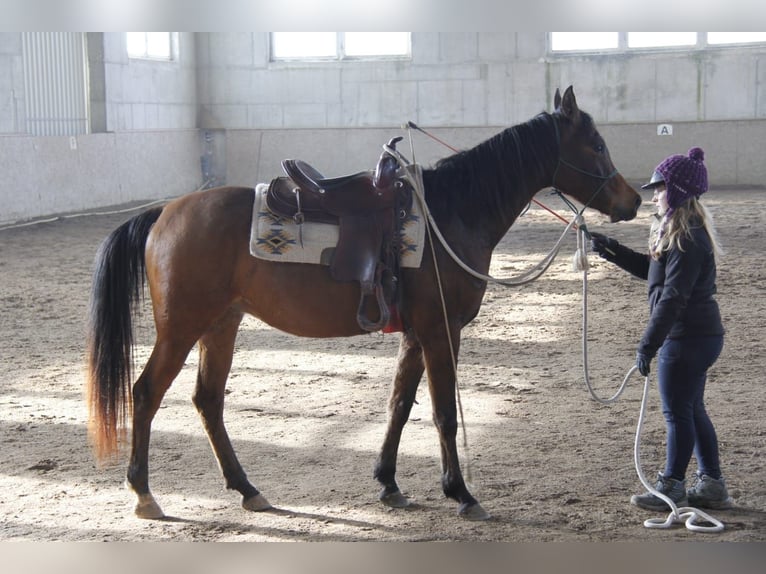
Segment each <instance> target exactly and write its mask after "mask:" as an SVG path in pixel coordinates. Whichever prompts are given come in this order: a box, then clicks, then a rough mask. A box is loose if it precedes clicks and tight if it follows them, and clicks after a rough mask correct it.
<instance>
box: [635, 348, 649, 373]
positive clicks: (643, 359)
mask: <svg viewBox="0 0 766 574" xmlns="http://www.w3.org/2000/svg"><path fill="white" fill-rule="evenodd" d="M651 362H652V359H651V358H649V357H647V356H646V355H644V354H643V353H641V352H638V353H636V367H638V372H639V373H641V376H643V377H648V376H649V363H651Z"/></svg>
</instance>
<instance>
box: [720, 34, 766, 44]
mask: <svg viewBox="0 0 766 574" xmlns="http://www.w3.org/2000/svg"><path fill="white" fill-rule="evenodd" d="M754 42H766V32H708V33H707V43H708V44H715V45H718V44H750V43H754Z"/></svg>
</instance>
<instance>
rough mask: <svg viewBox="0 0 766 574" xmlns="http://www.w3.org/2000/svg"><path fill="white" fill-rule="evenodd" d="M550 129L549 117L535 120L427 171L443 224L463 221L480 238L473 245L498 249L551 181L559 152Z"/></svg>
mask: <svg viewBox="0 0 766 574" xmlns="http://www.w3.org/2000/svg"><path fill="white" fill-rule="evenodd" d="M549 126H550V124H548V123H547V121H546V119H545V118H544V117H538V118H535V119H533V120H530V122H528V123H527V124H521V125H519V126H515V127H513V128H508V129H507V130H505V131H504V132H501V133H500V134H497V135H496V136H495V137H493V138H491V139H489V140H487V141H485V142H483V143H482V144H479V145H478V146H476V147H475V148H473V149H472V150H469V151H467V152H464V153H461V154H457V155H455V156H452V157H451V158H448V159H447V160H445V161H444V162H440V163H439V164H437V166H436V168H435V169H434V170H427V171H426V172H424V181H425V183H426V194H427V197H428V196H431V198H432V199H433V202H434V203H435V204H441V205H440V206H439V208H437V210H436V211H438V212H439V216H440V219H442V220H443V222H444V224H445V225H449V224H450V222H453V221H455V220H460V222H461V224H462V225H461V227H462V228H464V229H470V230H472V232H473V233H475V234H476V235H475V236H474V237H472V238H471V239H472V241H474V242H475V243H476V244H481V245H485V246H489V247H490V249H493V248H494V247H495V246H496V245H497V243H499V242H500V240H501V239H502V238H503V236H504V235H505V234H506V233H507V231H508V229H509V228H510V227H511V225H512V224H513V222H514V221H515V220H516V218H517V217H518V216H519V214H520V213H521V212H522V211H523V209H524V208H525V207H526V206H527V204H529V202H530V201H531V200H532V198H533V197H534V196H535V194H536V193H537V192H538V191H540V190H541V189H543V188H545V187H548V186H550V185H551V183H552V180H553V174H554V171H555V168H556V163H557V157H556V156H557V153H558V149H557V144H556V141H555V139H554V132H553V130H552V129H549ZM429 192H430V193H429ZM442 195H444V196H445V197H442ZM430 204H431V201H429V205H430Z"/></svg>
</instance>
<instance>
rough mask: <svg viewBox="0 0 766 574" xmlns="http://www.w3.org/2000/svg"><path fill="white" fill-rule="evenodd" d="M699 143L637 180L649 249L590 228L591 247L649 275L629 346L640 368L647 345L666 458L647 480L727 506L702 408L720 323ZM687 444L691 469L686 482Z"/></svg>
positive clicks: (654, 502) (685, 499)
mask: <svg viewBox="0 0 766 574" xmlns="http://www.w3.org/2000/svg"><path fill="white" fill-rule="evenodd" d="M703 160H704V152H703V151H702V149H700V148H698V147H695V148H692V149H691V150H689V155H688V156H683V155H672V156H670V157H668V158H666V159H665V160H664V161H663V162H662V163H660V164H659V165H658V166H657V168H656V169H655V171H654V173H653V174H652V177H651V179H650V180H649V182H648V183H647V184H646V185H643V186H642V188H643V189H654V198H653V200H652V201H653V202H654V203H656V204H657V219H656V221H655V223H654V224H653V225H652V230H651V232H650V234H649V253H648V254H644V253H638V252H636V251H633V250H632V249H629V248H628V247H625V246H624V245H621V244H620V243H618V242H617V241H615V240H614V239H612V238H609V237H606V236H604V235H601V234H600V233H592V234H591V235H592V241H591V243H592V248H593V250H594V251H596V252H597V253H598V254H599V255H600V256H601V257H603V258H604V259H606V260H607V261H611V262H613V263H615V264H616V265H618V266H619V267H621V268H623V269H625V270H626V271H629V272H630V273H632V274H633V275H635V276H637V277H640V278H641V279H647V280H648V283H649V310H650V318H649V323H648V324H647V326H646V329H645V330H644V334H643V336H642V337H641V341H640V343H639V345H638V352H637V353H636V366H637V368H638V370H639V372H640V373H641V374H642V375H643V376H647V375H648V374H649V366H650V363H651V361H652V359H653V358H654V357H655V355H657V357H658V360H657V379H658V386H659V390H660V396H661V398H662V412H663V415H664V417H665V422H666V428H667V444H666V462H665V470H664V472H661V473H659V478H658V480H657V484H656V486H655V488H656V490H657V491H659V492H661V493H662V494H664V495H665V496H667V497H669V498H670V499H671V500H672V501H673V502H674V503H675V504H676V505H677V506H687V505H692V506H696V507H700V508H714V509H722V508H730V507H731V506H732V503H733V501H732V499H731V498H730V497H729V494H728V492H727V490H726V484H725V481H724V479H723V477H722V475H721V468H720V462H719V458H718V437H717V436H716V432H715V428H714V426H713V423H712V422H711V421H710V418H709V417H708V415H707V412H706V411H705V404H704V400H703V397H704V392H705V381H706V378H707V371H708V369H709V368H710V367H711V366H712V365H713V363H715V361H716V359H717V358H718V356H719V355H720V353H721V349H722V348H723V334H724V329H723V325H722V323H721V315H720V312H719V310H718V303H717V302H716V300H715V297H714V295H715V292H716V285H715V279H716V257H717V256H719V255H720V253H721V250H720V247H719V244H718V241H717V238H716V233H715V229H714V227H713V221H712V218H711V216H710V214H709V212H708V211H707V209H706V208H705V207H704V206H703V205H702V203H701V202H700V201H699V197H700V196H701V195H702V194H703V193H705V192H706V191H707V187H708V186H707V169H706V168H705V164H704V162H703ZM692 454H694V455H695V458H696V459H697V465H698V470H697V472H696V477H695V478H696V479H695V481H694V484H693V485H692V487H691V488H689V489H688V490H687V489H686V480H685V478H686V470H687V467H688V465H689V461H690V459H691V456H692ZM630 502H631V504H634V505H636V506H639V507H640V508H645V509H649V510H663V509H666V508H667V504H666V503H665V502H664V501H663V500H662V499H661V498H659V497H657V496H655V495H654V494H652V493H650V492H647V493H644V494H639V495H634V496H633V497H632V498H631V499H630Z"/></svg>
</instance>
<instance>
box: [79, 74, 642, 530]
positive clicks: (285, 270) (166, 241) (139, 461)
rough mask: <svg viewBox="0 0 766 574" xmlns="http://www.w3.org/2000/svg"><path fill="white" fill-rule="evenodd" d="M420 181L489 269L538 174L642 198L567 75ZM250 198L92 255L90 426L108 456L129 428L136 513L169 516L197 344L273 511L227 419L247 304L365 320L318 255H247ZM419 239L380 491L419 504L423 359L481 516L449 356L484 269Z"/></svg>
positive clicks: (346, 332) (623, 204)
mask: <svg viewBox="0 0 766 574" xmlns="http://www.w3.org/2000/svg"><path fill="white" fill-rule="evenodd" d="M422 181H423V188H424V198H425V203H426V205H427V206H428V208H429V210H430V212H431V215H432V219H433V222H434V224H435V225H436V226H437V227H438V229H439V230H440V231H441V234H442V235H443V237H444V239H445V240H446V242H447V243H448V245H449V246H451V248H452V250H453V251H454V253H455V254H457V256H458V257H459V258H460V259H461V260H462V261H463V262H464V263H465V264H466V265H468V266H470V267H471V268H472V269H474V270H476V271H477V272H478V273H487V272H488V270H489V266H490V260H491V257H492V251H493V249H494V248H495V246H496V245H497V244H498V243H499V242H500V240H501V239H502V237H503V236H504V235H505V234H506V232H507V231H508V229H509V228H510V226H511V225H512V224H513V222H514V220H515V219H516V218H517V217H518V216H519V215H520V214H521V213H522V211H523V210H524V208H525V207H526V206H527V205H528V204H529V203H530V201H531V200H532V199H533V197H534V195H535V194H536V193H537V192H538V191H540V190H542V189H544V188H547V187H553V188H555V189H557V190H560V191H561V192H562V193H564V194H566V195H567V196H568V197H570V198H572V199H574V200H576V201H578V202H580V203H581V204H583V205H584V206H586V207H590V208H593V209H595V210H597V211H599V212H601V213H603V214H605V215H607V216H609V218H610V220H611V221H612V222H617V221H621V220H626V221H627V220H630V219H632V218H634V217H635V216H636V213H637V210H638V207H639V205H640V203H641V198H640V196H639V194H638V193H637V192H636V191H635V189H633V188H632V187H631V186H630V185H629V184H628V183H627V181H626V180H625V179H624V177H623V176H622V175H621V174H619V172H618V171H617V170H616V169H615V167H614V165H613V163H612V160H611V158H610V155H609V151H608V149H607V146H606V143H605V141H604V138H603V137H602V136H601V134H600V133H599V132H598V130H597V128H596V126H595V124H594V121H593V119H592V117H591V116H590V115H589V114H588V113H586V112H585V111H582V110H581V109H580V108H579V107H578V104H577V101H576V99H575V95H574V90H573V89H572V87H571V86H570V87H569V88H567V89H566V90H565V92H564V94H563V96H562V95H561V94H560V92H559V90H558V89H557V90H556V93H555V97H554V111H553V112H550V113H549V112H546V111H544V112H541V113H540V114H538V115H536V116H535V117H533V118H532V119H530V120H529V121H527V122H524V123H521V124H518V125H515V126H513V127H509V128H506V129H504V130H503V131H502V132H500V133H498V134H495V135H494V136H492V137H490V138H489V139H487V140H486V141H483V142H482V143H480V144H478V145H477V146H475V147H473V148H471V149H467V150H465V151H460V152H458V153H455V154H454V155H450V156H447V157H445V158H443V159H441V160H439V161H438V162H436V163H435V164H434V165H433V166H432V167H429V168H427V169H425V168H424V169H423V171H422ZM253 201H254V188H252V187H237V186H223V187H216V188H212V189H207V190H202V191H197V192H193V193H190V194H187V195H184V196H181V197H178V198H175V199H173V200H171V201H169V202H168V203H167V204H165V205H164V206H158V207H155V208H151V209H149V210H147V211H144V212H142V213H140V214H138V215H136V216H134V217H133V218H132V219H130V220H128V221H126V222H125V223H123V224H122V225H120V226H119V227H118V228H116V229H115V230H114V231H112V233H111V234H110V235H109V236H108V237H107V238H106V239H105V240H104V241H103V243H102V244H101V246H100V247H99V249H98V252H97V254H96V258H95V263H94V271H93V283H92V292H91V294H90V303H89V311H88V319H87V358H86V360H87V380H86V386H87V400H88V405H89V421H88V428H89V440H90V442H91V446H92V448H93V450H94V456H95V457H96V459H97V460H98V461H100V462H103V461H105V460H107V459H110V460H114V459H115V457H116V456H117V455H118V453H119V452H120V447H121V446H122V445H123V444H125V443H126V442H127V438H128V437H127V435H128V429H129V428H130V429H131V437H130V438H131V448H130V460H129V464H128V468H127V479H126V484H127V485H128V486H129V488H130V489H132V491H133V492H134V494H135V495H136V497H137V502H136V506H135V509H134V512H135V514H136V515H137V516H138V517H140V518H149V519H156V518H161V517H163V516H164V512H163V510H162V509H161V507H160V505H159V504H158V503H157V501H156V500H155V498H154V496H153V495H152V493H151V491H150V489H149V479H148V451H149V438H150V429H151V423H152V419H153V417H154V416H155V414H156V412H157V410H158V408H159V407H160V404H161V401H162V399H163V396H164V394H165V392H166V391H167V390H168V388H169V387H170V385H171V384H172V382H173V380H174V379H175V377H176V376H177V375H178V373H179V372H180V370H181V368H182V366H183V364H184V361H185V359H186V357H187V355H188V353H189V352H190V351H191V350H192V349H193V347H194V346H195V345H198V348H199V367H198V372H197V379H196V385H195V388H194V392H193V395H192V402H193V404H194V406H195V407H196V409H197V410H198V412H199V414H200V416H201V419H202V423H203V427H204V429H205V431H206V433H207V436H208V438H209V441H210V444H211V446H212V449H213V452H214V455H215V457H216V458H217V461H218V463H219V466H220V469H221V472H222V474H223V478H224V480H225V485H226V487H227V488H228V489H233V490H236V491H238V492H239V493H240V494H241V496H242V501H241V504H242V506H243V507H244V508H245V509H246V510H250V511H264V510H268V509H271V508H272V507H271V505H270V504H269V502H268V501H267V499H266V498H265V497H264V495H263V494H261V492H260V491H259V490H258V489H257V488H256V487H255V486H254V485H253V484H252V483H251V482H250V481H249V480H248V478H247V475H246V474H245V471H244V470H243V468H242V466H241V465H240V462H239V461H238V459H237V456H236V454H235V452H234V449H233V447H232V444H231V442H230V439H229V435H228V433H227V431H226V428H225V427H224V423H223V412H224V389H225V386H226V381H227V378H228V375H229V372H230V369H231V366H232V361H233V352H234V344H235V338H236V336H237V332H238V329H239V325H240V323H241V321H242V319H243V317H244V315H245V314H246V313H247V314H250V315H252V316H254V317H257V318H258V319H260V320H262V321H264V322H265V323H267V324H268V325H270V326H271V327H273V328H275V329H279V330H281V331H283V332H286V333H289V334H292V335H296V336H301V337H351V336H355V335H360V334H363V333H366V332H367V331H365V330H364V329H362V328H360V325H359V324H358V322H357V320H356V312H357V303H358V301H359V298H360V286H359V285H358V284H357V283H353V282H338V281H335V280H334V279H333V278H332V277H331V276H330V273H329V271H328V268H327V266H324V265H312V264H303V263H282V262H273V261H265V260H261V259H257V258H255V257H253V256H252V255H251V254H250V252H249V248H248V245H249V233H250V227H251V216H252V211H253ZM583 209H584V208H583ZM425 253H426V254H428V255H427V256H424V257H423V259H422V262H421V264H420V267H418V268H402V269H401V270H400V276H399V277H398V281H399V288H400V298H399V304H398V306H399V315H400V317H401V325H402V327H401V333H400V341H399V350H398V357H397V361H398V366H397V368H396V373H395V375H394V379H393V385H392V389H391V393H390V397H389V400H388V405H387V406H388V409H387V410H388V415H387V416H388V422H387V428H386V431H385V436H384V438H383V443H382V446H381V448H380V451H379V454H378V457H377V460H376V461H375V465H374V473H373V476H374V478H375V479H376V480H377V481H378V483H379V488H380V491H379V495H378V498H379V501H380V502H382V503H383V504H384V505H386V506H389V507H393V508H402V507H406V506H408V505H409V504H411V502H410V500H409V499H408V498H407V497H406V496H404V495H403V494H402V492H401V490H400V488H399V485H398V484H397V480H396V462H397V452H398V448H399V442H400V438H401V435H402V430H403V428H404V425H405V423H406V422H407V419H408V417H409V414H410V410H411V407H412V405H413V402H414V400H415V396H416V390H417V388H418V385H419V383H420V380H421V378H422V376H423V374H424V372H426V373H427V380H428V390H429V393H430V397H431V401H432V415H433V423H434V425H435V427H436V429H437V432H438V436H439V442H440V451H441V452H440V456H441V467H442V474H441V486H442V490H443V492H444V495H445V496H447V497H449V498H451V499H453V500H454V501H456V502H457V504H458V510H457V513H458V515H459V516H461V517H463V518H466V519H469V520H484V519H487V518H489V514H488V513H487V512H486V511H485V510H484V508H483V507H482V506H481V504H480V503H479V502H478V501H477V500H476V499H475V498H474V497H473V496H472V494H471V493H470V492H469V490H468V488H467V487H466V484H465V481H464V479H463V475H462V471H461V468H460V463H459V460H458V449H457V445H456V434H457V429H458V418H457V410H458V409H457V405H456V386H455V384H456V376H457V374H456V372H455V368H456V366H457V353H458V352H459V346H460V333H461V330H462V328H463V327H465V326H466V325H467V324H468V323H469V322H470V321H472V320H473V319H474V318H475V317H476V315H477V314H478V312H479V309H480V307H481V304H482V299H483V296H484V293H485V289H486V287H487V282H486V281H485V280H482V279H479V278H477V277H476V276H472V275H470V274H468V273H466V272H465V270H463V269H461V268H460V267H459V266H458V264H457V263H456V262H455V261H454V260H453V259H452V258H451V257H450V256H449V255H448V254H447V251H446V250H445V248H444V247H443V245H442V244H440V243H438V242H436V241H434V242H433V245H431V240H430V239H429V238H426V250H425ZM437 269H438V272H439V273H440V277H441V285H442V286H444V290H443V306H442V300H441V299H442V297H441V295H440V290H439V289H440V288H439V281H438V278H437V276H436V270H437ZM147 284H148V288H149V295H150V298H151V304H152V310H153V317H154V325H155V330H156V340H155V343H154V347H153V349H152V352H151V355H150V356H149V358H148V360H147V362H146V364H145V366H144V367H143V370H142V371H141V373H140V375H139V376H138V378H137V379H136V381H135V383H134V384H133V385H132V389H131V380H132V377H133V369H134V367H133V357H132V345H133V332H132V323H131V321H132V320H131V317H132V316H133V314H134V313H135V306H136V304H137V303H138V302H140V301H141V298H142V296H143V295H144V291H145V286H146V285H147ZM453 356H454V362H453V359H452V357H453ZM129 413H130V414H131V415H132V421H131V422H132V426H131V427H128V425H127V419H128V416H129Z"/></svg>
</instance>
